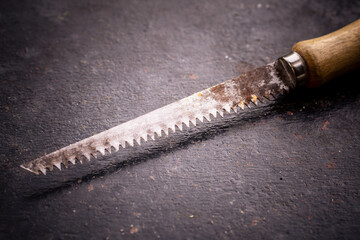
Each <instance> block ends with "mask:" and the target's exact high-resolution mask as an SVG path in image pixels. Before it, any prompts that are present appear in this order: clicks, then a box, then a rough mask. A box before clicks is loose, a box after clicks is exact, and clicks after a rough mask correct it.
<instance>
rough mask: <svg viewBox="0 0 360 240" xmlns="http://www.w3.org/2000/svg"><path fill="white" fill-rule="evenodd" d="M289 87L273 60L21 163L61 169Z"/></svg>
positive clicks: (42, 169) (40, 168) (26, 166)
mask: <svg viewBox="0 0 360 240" xmlns="http://www.w3.org/2000/svg"><path fill="white" fill-rule="evenodd" d="M293 87H295V85H294V80H293V79H292V78H291V77H290V74H288V73H287V71H286V70H285V69H284V68H283V67H282V65H281V63H280V61H275V62H273V63H270V64H268V65H265V66H263V67H260V68H257V69H255V70H252V71H250V72H247V73H245V74H242V75H240V76H238V77H236V78H233V79H230V80H228V81H225V82H223V83H220V84H218V85H215V86H213V87H210V88H208V89H205V90H203V91H200V92H198V93H195V94H193V95H191V96H189V97H186V98H184V99H181V100H179V101H177V102H174V103H171V104H169V105H167V106H164V107H162V108H159V109H157V110H154V111H152V112H150V113H147V114H145V115H142V116H140V117H138V118H135V119H133V120H130V121H128V122H125V123H123V124H120V125H118V126H116V127H113V128H111V129H109V130H106V131H104V132H101V133H99V134H96V135H93V136H91V137H89V138H86V139H84V140H81V141H79V142H76V143H74V144H71V145H69V146H67V147H64V148H61V149H59V150H57V151H55V152H52V153H50V154H47V155H45V156H43V157H40V158H37V159H35V160H33V161H30V162H27V163H24V164H22V165H21V167H22V168H24V169H26V170H28V171H30V172H32V173H35V174H39V172H42V173H43V174H44V175H45V174H46V171H47V170H50V171H52V170H53V168H54V166H55V167H57V168H58V169H59V170H61V168H62V165H63V166H64V167H67V166H68V165H69V163H72V164H75V162H76V160H77V161H78V162H80V163H81V162H82V160H83V157H85V158H86V159H88V160H90V158H91V156H93V157H94V158H96V156H97V152H99V153H101V154H102V155H104V154H105V152H106V151H107V152H109V153H111V152H112V151H113V152H114V151H118V150H119V148H120V146H121V147H122V148H125V147H126V146H127V144H128V145H130V146H133V145H134V143H135V142H136V143H138V144H139V145H140V144H141V139H143V140H144V141H147V140H149V139H153V140H154V139H155V134H157V135H158V136H159V137H160V136H161V135H162V132H164V133H165V134H166V135H168V134H169V130H171V131H173V132H175V131H176V130H180V131H182V128H183V124H185V125H186V126H188V127H189V125H190V122H191V123H192V124H193V125H196V120H197V119H198V120H199V121H201V122H202V121H203V120H204V118H205V119H207V120H208V121H211V118H210V115H212V116H213V117H215V118H216V117H217V114H219V115H220V116H223V114H224V111H226V112H228V113H230V111H231V109H232V110H233V111H237V109H244V108H245V107H246V106H249V104H250V102H253V103H254V104H255V105H256V104H257V102H258V101H263V100H264V98H267V99H269V100H270V98H271V97H276V96H277V95H278V94H282V93H283V92H284V91H289V89H291V88H293ZM238 107H239V108H238Z"/></svg>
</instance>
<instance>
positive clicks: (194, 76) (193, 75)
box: [189, 74, 197, 79]
mask: <svg viewBox="0 0 360 240" xmlns="http://www.w3.org/2000/svg"><path fill="white" fill-rule="evenodd" d="M189 78H190V79H196V78H197V77H196V75H195V74H191V75H190V76H189Z"/></svg>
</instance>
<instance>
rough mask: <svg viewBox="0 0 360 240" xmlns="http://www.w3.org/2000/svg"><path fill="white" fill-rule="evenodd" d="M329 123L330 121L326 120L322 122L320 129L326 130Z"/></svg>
mask: <svg viewBox="0 0 360 240" xmlns="http://www.w3.org/2000/svg"><path fill="white" fill-rule="evenodd" d="M329 123H330V122H329V121H327V120H326V121H325V122H324V125H323V126H322V128H321V129H322V130H328V128H327V126H328V125H329Z"/></svg>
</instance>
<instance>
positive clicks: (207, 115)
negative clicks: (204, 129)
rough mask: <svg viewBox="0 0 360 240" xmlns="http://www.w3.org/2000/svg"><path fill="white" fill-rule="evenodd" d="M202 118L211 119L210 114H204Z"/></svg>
mask: <svg viewBox="0 0 360 240" xmlns="http://www.w3.org/2000/svg"><path fill="white" fill-rule="evenodd" d="M204 119H206V121H208V122H210V121H211V118H210V114H206V115H204Z"/></svg>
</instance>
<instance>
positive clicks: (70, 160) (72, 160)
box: [64, 157, 82, 168]
mask: <svg viewBox="0 0 360 240" xmlns="http://www.w3.org/2000/svg"><path fill="white" fill-rule="evenodd" d="M78 160H79V159H78ZM68 162H71V163H72V164H73V165H75V157H70V158H69V159H68V160H67V161H65V163H64V166H65V168H67V166H68ZM79 162H80V163H82V159H80V160H79Z"/></svg>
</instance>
